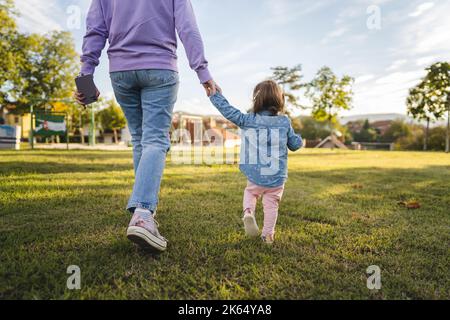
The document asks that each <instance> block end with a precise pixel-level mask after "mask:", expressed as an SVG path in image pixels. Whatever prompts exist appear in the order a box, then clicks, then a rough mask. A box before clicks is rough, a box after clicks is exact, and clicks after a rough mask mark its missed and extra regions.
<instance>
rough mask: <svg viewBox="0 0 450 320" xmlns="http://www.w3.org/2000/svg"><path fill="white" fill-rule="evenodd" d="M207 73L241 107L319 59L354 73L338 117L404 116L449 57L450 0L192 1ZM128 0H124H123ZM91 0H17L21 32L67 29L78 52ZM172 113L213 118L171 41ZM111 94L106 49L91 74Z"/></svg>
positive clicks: (308, 71)
mask: <svg viewBox="0 0 450 320" xmlns="http://www.w3.org/2000/svg"><path fill="white" fill-rule="evenodd" d="M191 1H192V4H193V6H194V10H195V12H196V16H197V20H198V24H199V27H200V31H201V33H202V36H203V40H204V43H205V48H206V56H207V59H208V61H209V64H210V71H211V72H212V74H213V76H214V78H215V80H216V81H217V82H218V83H219V84H220V86H221V87H222V89H223V91H224V94H225V95H226V96H227V98H228V99H229V100H230V102H231V103H232V104H234V105H235V106H236V107H238V108H239V109H241V110H248V108H249V107H250V105H251V94H252V91H253V88H254V86H255V85H256V84H257V83H258V82H259V81H262V80H264V79H266V78H268V77H269V76H270V75H271V70H270V68H271V67H275V66H294V65H297V64H301V65H302V67H303V74H304V80H305V81H309V80H311V79H312V77H313V76H314V74H315V73H316V72H317V70H318V69H319V68H320V67H322V66H324V65H326V66H329V67H331V68H332V69H333V71H334V72H335V73H336V74H338V75H339V76H342V75H344V74H347V75H350V76H352V77H354V78H355V85H354V102H353V109H352V110H350V111H346V112H344V113H343V114H342V115H344V116H345V115H356V114H377V113H402V114H405V113H406V106H405V99H406V96H407V94H408V89H409V88H411V87H412V86H414V85H415V84H417V83H418V82H419V80H420V78H421V77H423V76H424V74H425V72H424V68H426V67H427V66H428V65H430V64H431V63H433V62H436V61H440V60H446V61H449V60H450V32H448V30H450V19H448V17H447V15H448V12H450V1H447V0H436V1H424V0H409V1H405V0H246V1H242V0H226V1H224V0H191ZM129 2H130V5H131V3H132V1H129ZM89 5H90V0H16V7H17V9H18V10H19V12H20V14H21V16H20V18H19V26H20V28H21V30H22V31H23V32H37V33H45V32H48V31H50V30H67V31H70V32H72V33H73V37H74V40H75V44H76V48H77V51H78V52H81V45H82V40H83V35H84V32H85V23H84V21H85V19H86V13H87V10H88V8H89ZM178 56H179V70H180V78H181V88H180V92H179V98H178V102H177V104H176V107H175V109H176V111H185V112H190V113H196V114H217V111H216V110H215V109H214V107H213V106H212V105H211V104H210V103H209V100H208V99H207V97H206V96H205V93H204V90H203V88H202V87H201V86H200V85H199V82H198V79H197V77H196V74H195V73H194V72H193V71H191V70H190V69H189V66H188V62H187V59H186V56H185V52H184V48H183V47H182V44H181V43H179V48H178ZM95 81H96V83H97V85H98V87H99V89H100V91H101V92H102V95H103V96H106V97H109V96H111V97H112V96H113V92H112V88H111V84H110V80H109V74H108V61H107V55H106V51H105V52H104V53H103V56H102V59H101V65H100V66H99V67H98V68H97V70H96V73H95Z"/></svg>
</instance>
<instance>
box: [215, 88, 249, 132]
mask: <svg viewBox="0 0 450 320" xmlns="http://www.w3.org/2000/svg"><path fill="white" fill-rule="evenodd" d="M210 100H211V102H212V104H213V105H214V106H215V107H216V108H217V110H219V112H220V113H221V114H222V115H223V116H224V117H225V118H227V119H228V120H230V121H231V122H233V123H234V124H235V125H237V126H238V127H244V126H245V123H246V122H247V119H248V117H250V115H249V114H243V113H242V112H241V111H239V110H238V109H236V108H235V107H233V106H232V105H230V103H229V102H228V101H227V99H225V97H224V96H223V95H222V94H220V93H216V94H215V95H213V96H211V97H210Z"/></svg>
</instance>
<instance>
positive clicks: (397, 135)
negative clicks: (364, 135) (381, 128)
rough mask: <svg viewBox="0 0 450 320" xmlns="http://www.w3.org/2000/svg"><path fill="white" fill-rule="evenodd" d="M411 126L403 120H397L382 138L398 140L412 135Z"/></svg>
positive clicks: (390, 140) (387, 140)
mask: <svg viewBox="0 0 450 320" xmlns="http://www.w3.org/2000/svg"><path fill="white" fill-rule="evenodd" d="M411 133H412V132H411V127H410V126H409V125H408V124H407V123H406V122H405V121H403V120H395V121H393V122H392V123H391V126H390V127H389V129H388V130H387V131H386V133H385V134H384V135H383V137H382V140H383V141H385V142H396V141H397V140H399V139H401V138H406V137H409V136H411Z"/></svg>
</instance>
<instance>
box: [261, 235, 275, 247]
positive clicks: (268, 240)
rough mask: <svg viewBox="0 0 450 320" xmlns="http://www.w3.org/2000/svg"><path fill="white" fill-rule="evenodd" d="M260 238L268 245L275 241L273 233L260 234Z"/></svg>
mask: <svg viewBox="0 0 450 320" xmlns="http://www.w3.org/2000/svg"><path fill="white" fill-rule="evenodd" d="M261 239H262V241H263V242H264V243H265V244H268V245H272V244H273V243H274V242H275V237H274V236H273V235H267V236H261Z"/></svg>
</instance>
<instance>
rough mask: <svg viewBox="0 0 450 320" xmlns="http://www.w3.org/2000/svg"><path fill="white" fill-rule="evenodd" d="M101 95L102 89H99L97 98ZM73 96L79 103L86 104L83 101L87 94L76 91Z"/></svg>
mask: <svg viewBox="0 0 450 320" xmlns="http://www.w3.org/2000/svg"><path fill="white" fill-rule="evenodd" d="M98 97H100V91H98V89H97V99H98ZM73 98H74V99H75V100H76V101H77V102H78V104H81V105H82V106H86V105H85V104H84V102H83V100H84V98H85V96H84V94H82V93H81V92H78V91H75V92H74V93H73Z"/></svg>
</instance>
